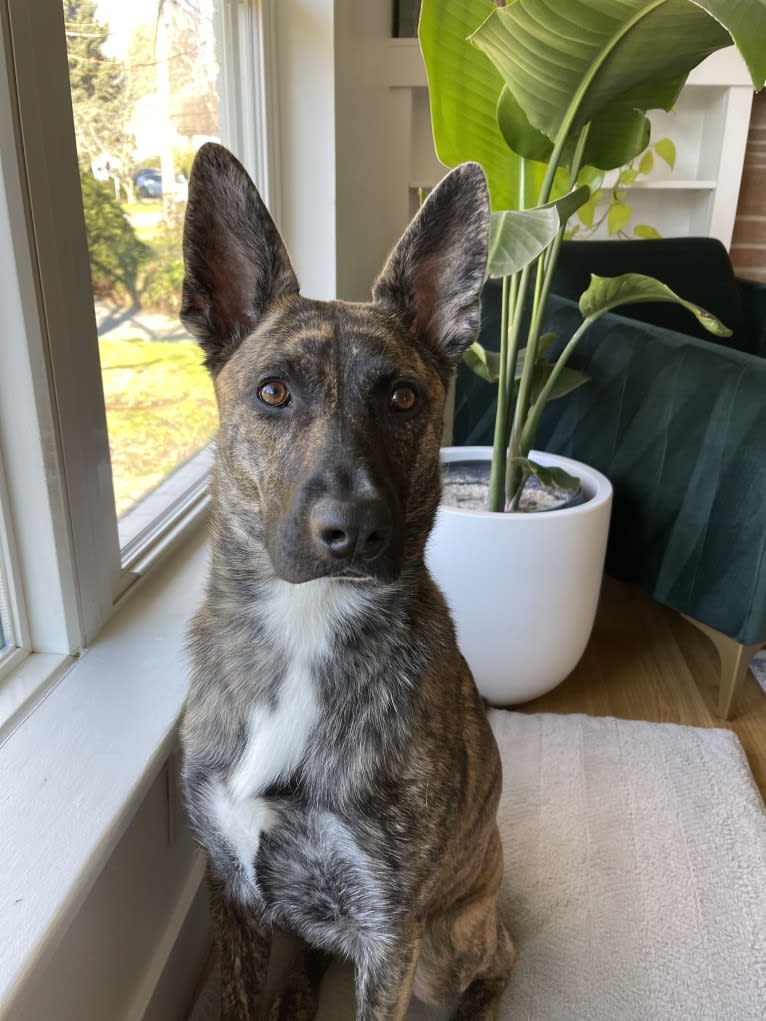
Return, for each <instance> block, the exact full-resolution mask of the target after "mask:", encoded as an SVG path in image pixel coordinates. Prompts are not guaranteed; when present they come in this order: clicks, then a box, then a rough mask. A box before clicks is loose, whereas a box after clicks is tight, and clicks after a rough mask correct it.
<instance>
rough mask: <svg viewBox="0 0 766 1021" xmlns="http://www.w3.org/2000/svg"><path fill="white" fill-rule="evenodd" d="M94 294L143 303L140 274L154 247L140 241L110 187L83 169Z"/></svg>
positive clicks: (81, 176)
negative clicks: (127, 298) (141, 300)
mask: <svg viewBox="0 0 766 1021" xmlns="http://www.w3.org/2000/svg"><path fill="white" fill-rule="evenodd" d="M80 185H81V187H82V202H83V209H84V211H85V229H86V231H87V235H88V252H89V255H90V274H91V277H92V280H93V294H94V295H95V296H96V297H99V298H113V299H114V300H115V301H121V300H124V299H125V297H126V295H127V296H128V297H129V298H130V300H131V302H132V303H133V304H134V305H138V304H140V299H139V293H138V286H137V281H138V273H139V270H140V268H141V266H142V264H143V263H145V262H146V261H147V260H148V259H149V257H150V256H151V254H152V250H151V249H150V248H149V246H148V245H145V244H144V243H143V241H139V239H138V237H137V236H136V232H135V231H134V230H133V228H132V226H131V225H130V222H129V221H128V219H127V217H126V216H125V214H124V213H123V211H122V209H121V207H120V204H119V202H117V200H116V199H115V197H114V195H113V194H112V192H111V190H110V189H109V187H108V186H107V185H105V184H102V183H101V182H100V181H97V180H96V179H95V178H94V177H93V176H92V175H91V174H89V173H87V172H83V171H81V172H80Z"/></svg>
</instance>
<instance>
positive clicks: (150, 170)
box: [133, 167, 188, 202]
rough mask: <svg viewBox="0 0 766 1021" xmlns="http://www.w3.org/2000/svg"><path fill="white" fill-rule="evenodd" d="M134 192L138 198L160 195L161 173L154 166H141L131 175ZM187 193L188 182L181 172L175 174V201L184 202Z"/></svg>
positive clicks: (153, 197) (154, 197)
mask: <svg viewBox="0 0 766 1021" xmlns="http://www.w3.org/2000/svg"><path fill="white" fill-rule="evenodd" d="M133 183H134V184H135V186H136V194H137V195H138V197H139V198H140V199H157V198H161V197H162V174H161V173H160V171H159V170H157V169H156V168H155V167H142V168H141V169H140V170H137V171H136V173H135V174H134V176H133ZM187 194H188V182H187V180H186V178H185V177H184V175H183V174H176V176H175V183H174V185H173V195H174V197H175V200H176V202H185V201H186V197H187Z"/></svg>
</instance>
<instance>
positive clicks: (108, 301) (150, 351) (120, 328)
mask: <svg viewBox="0 0 766 1021" xmlns="http://www.w3.org/2000/svg"><path fill="white" fill-rule="evenodd" d="M63 8H64V20H65V30H66V39H67V51H68V56H69V78H70V86H71V92H72V105H73V110H74V121H75V132H76V137H77V151H78V158H79V164H80V181H81V186H82V196H83V208H84V212H85V222H86V229H87V235H88V246H89V255H90V268H91V277H92V283H93V300H94V308H95V315H96V323H97V328H98V340H99V352H100V359H101V372H102V380H103V388H104V399H105V404H106V415H107V426H108V431H109V446H110V451H111V458H112V473H113V481H114V495H115V503H116V507H117V514H118V517H119V518H121V519H123V520H122V521H121V530H120V531H121V536H122V535H123V528H122V524H123V523H124V521H125V520H126V519H127V518H129V517H130V515H131V513H134V514H138V515H139V516H140V515H141V514H142V511H141V508H140V506H139V505H140V504H141V503H142V501H145V500H146V498H147V496H149V494H152V493H153V492H154V491H155V490H156V489H157V487H158V486H159V485H160V484H161V483H166V480H168V479H169V478H170V479H171V481H170V482H169V483H168V485H169V487H170V489H171V491H172V488H173V485H174V483H173V481H172V477H175V473H177V472H178V471H179V469H181V468H182V466H184V465H186V464H187V463H188V462H189V461H190V460H191V459H192V458H194V457H195V455H196V454H198V452H199V451H200V450H202V449H203V448H204V447H205V446H206V445H207V444H208V442H209V440H210V439H211V437H212V434H213V432H214V429H215V425H216V408H215V401H214V397H213V390H212V386H211V383H210V380H209V378H208V376H207V373H206V371H205V370H204V369H203V367H202V365H201V355H200V352H199V349H198V347H197V345H196V344H195V343H194V341H193V340H192V339H191V338H190V337H189V336H188V334H186V333H185V332H184V330H183V329H182V327H181V325H180V323H179V320H178V312H179V306H180V294H181V282H182V279H183V264H182V258H181V234H182V228H183V216H184V210H185V205H186V196H187V182H188V175H189V170H190V167H191V162H192V159H193V156H194V153H195V151H196V150H197V149H198V148H199V146H200V145H201V144H202V143H203V142H205V141H207V140H209V139H213V140H218V137H219V96H218V84H219V64H218V59H217V47H216V20H217V11H216V5H215V3H214V0H129V2H126V0H63ZM187 475H188V472H187ZM184 485H188V478H187V479H186V481H185V482H184ZM177 486H178V483H176V488H177ZM172 499H173V495H172V492H171V495H170V497H169V500H172ZM155 502H156V499H155ZM143 515H144V517H145V516H146V512H145V510H144V512H143Z"/></svg>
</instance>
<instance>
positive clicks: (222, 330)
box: [181, 142, 298, 376]
mask: <svg viewBox="0 0 766 1021" xmlns="http://www.w3.org/2000/svg"><path fill="white" fill-rule="evenodd" d="M184 269H185V276H184V283H183V298H182V304H181V321H182V322H183V324H184V326H185V327H186V329H187V330H188V331H189V332H190V333H191V334H192V335H193V336H195V337H196V338H197V340H198V341H199V342H200V344H201V346H202V349H203V350H204V352H205V356H206V357H205V364H206V365H207V367H208V369H209V370H210V372H211V373H212V374H213V375H214V376H215V375H217V373H218V372H219V371H220V369H221V368H222V367H223V365H224V363H225V362H226V360H227V358H228V357H229V356H230V355H231V353H232V352H233V351H234V350H235V348H236V347H237V346H238V345H239V343H240V341H242V340H244V338H245V337H246V336H247V335H248V334H249V333H252V331H253V330H254V329H255V327H256V326H257V325H258V322H259V320H260V319H261V317H262V316H263V315H264V313H265V312H266V311H267V310H268V309H269V307H270V306H272V305H273V304H274V303H275V302H276V301H278V300H279V299H280V298H281V297H283V296H284V295H287V294H295V293H296V292H297V291H298V281H297V279H296V277H295V273H294V272H293V268H292V266H291V265H290V259H289V257H288V255H287V250H286V249H285V246H284V244H283V242H282V239H281V237H280V236H279V231H278V230H277V228H276V227H275V226H274V221H273V220H272V219H271V217H270V216H269V213H268V210H267V209H266V206H265V205H264V204H263V201H262V199H261V196H260V195H259V194H258V191H257V189H256V187H255V185H254V184H253V182H252V181H251V180H250V178H249V176H248V174H247V171H246V170H245V168H244V167H243V166H242V164H241V163H240V162H239V161H238V160H236V159H235V158H234V156H232V154H231V153H230V152H229V151H228V150H227V149H224V147H223V146H221V145H215V144H214V143H212V142H208V143H206V144H205V145H203V146H202V148H201V149H200V150H199V152H198V153H197V155H196V157H195V160H194V164H193V166H192V170H191V176H190V178H189V200H188V204H187V206H186V221H185V223H184Z"/></svg>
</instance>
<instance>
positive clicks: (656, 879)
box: [193, 710, 766, 1021]
mask: <svg viewBox="0 0 766 1021" xmlns="http://www.w3.org/2000/svg"><path fill="white" fill-rule="evenodd" d="M490 718H491V721H492V726H493V728H494V730H495V734H496V735H497V739H498V743H499V745H500V748H501V752H502V756H503V764H504V777H505V780H504V792H503V801H502V806H501V811H500V827H501V831H502V836H503V844H504V847H505V863H506V876H505V883H504V888H503V895H502V903H503V910H504V915H505V917H506V919H507V921H508V925H509V927H510V929H511V932H512V934H513V937H514V939H515V941H516V945H517V948H518V951H519V959H518V963H517V965H516V968H515V969H514V972H513V975H512V977H511V981H510V984H509V986H508V989H507V991H506V994H505V998H504V1000H503V1009H502V1013H501V1017H502V1019H503V1021H708V1019H709V1021H763V1019H764V1018H766V812H765V811H764V806H763V802H762V801H761V798H760V795H759V793H758V791H757V789H756V787H755V784H754V782H753V779H752V776H751V774H750V771H749V769H748V766H747V762H746V760H745V756H744V753H743V751H742V748H741V746H740V744H739V741H738V740H737V738H736V737H735V736H734V735H733V734H732V733H730V732H729V731H725V730H702V729H696V728H691V727H677V726H673V725H670V724H663V725H658V724H649V723H637V722H629V721H622V720H615V719H599V718H593V717H588V716H553V715H537V716H526V715H523V714H520V713H509V712H502V711H497V710H493V711H492V712H491V713H490ZM215 1001H216V976H215V975H214V976H213V979H212V980H211V983H210V985H209V987H208V989H207V990H206V995H205V997H204V998H203V1000H202V1001H201V1002H200V1003H198V1005H197V1010H196V1011H195V1013H194V1015H193V1021H214V1019H215V1018H216V1016H217V1015H216V1010H215ZM353 1017H354V1011H353V991H352V984H351V974H350V971H349V969H347V968H344V967H341V966H338V967H337V968H335V969H333V970H331V972H330V973H329V975H328V977H327V980H326V982H325V984H324V987H323V990H322V1003H321V1006H320V1012H319V1015H318V1019H319V1021H353ZM446 1017H448V1014H447V1013H446V1012H444V1011H438V1010H435V1009H433V1008H426V1007H424V1006H422V1005H420V1004H417V1003H415V1004H413V1006H412V1007H411V1009H410V1012H409V1014H408V1015H407V1018H408V1021H441V1019H443V1018H446Z"/></svg>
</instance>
